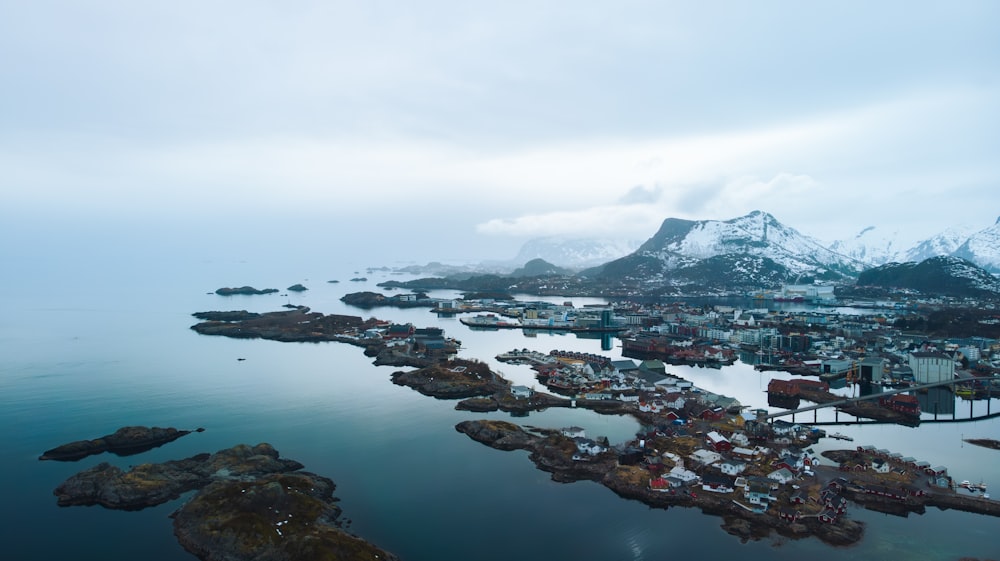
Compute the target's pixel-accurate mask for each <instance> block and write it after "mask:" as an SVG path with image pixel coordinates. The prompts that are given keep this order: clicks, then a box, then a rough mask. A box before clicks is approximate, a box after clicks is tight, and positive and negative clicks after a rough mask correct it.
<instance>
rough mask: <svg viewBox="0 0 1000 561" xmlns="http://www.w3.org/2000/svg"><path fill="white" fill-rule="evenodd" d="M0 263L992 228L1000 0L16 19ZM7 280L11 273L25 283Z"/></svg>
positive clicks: (998, 142)
mask: <svg viewBox="0 0 1000 561" xmlns="http://www.w3.org/2000/svg"><path fill="white" fill-rule="evenodd" d="M3 12H4V15H3V17H2V18H0V52H3V53H4V54H5V56H4V57H3V59H2V62H0V72H2V76H3V84H4V88H3V90H2V92H0V97H2V101H3V103H2V106H3V110H2V111H0V169H3V173H2V174H0V191H2V194H3V197H2V200H3V204H2V208H0V221H2V225H0V234H2V239H3V241H0V247H2V252H0V257H2V258H4V259H5V260H8V262H13V263H31V262H32V260H38V259H41V257H39V256H44V255H49V254H52V253H53V252H56V251H62V252H67V251H68V252H70V253H77V254H81V255H95V254H99V255H107V256H116V257H127V256H128V255H130V254H131V253H132V252H135V251H144V252H152V253H154V254H155V253H156V252H163V253H164V254H165V255H166V254H171V255H176V254H184V253H189V254H192V255H197V256H199V258H209V257H212V256H215V257H218V256H221V255H225V256H229V257H238V256H244V255H250V254H253V253H255V252H262V251H265V252H269V254H271V255H280V254H282V253H283V252H299V253H310V252H313V253H316V254H317V255H320V256H322V257H323V258H336V257H337V256H341V255H351V256H354V257H357V258H362V259H364V260H366V262H367V263H368V264H371V265H380V264H392V263H393V262H400V261H416V262H425V261H427V260H431V259H434V260H445V261H447V260H451V261H461V260H465V261H478V260H482V259H494V258H509V257H512V256H513V255H514V254H515V253H516V251H517V248H518V247H519V246H520V244H521V243H522V242H523V241H525V240H526V239H529V238H532V237H537V236H544V235H556V234H558V235H570V236H577V235H578V236H602V237H615V238H629V239H645V238H648V237H649V236H651V235H652V234H653V233H654V232H655V231H656V229H657V227H658V226H659V224H660V222H662V220H663V219H664V218H667V217H680V218H690V219H728V218H732V217H735V216H740V215H742V214H745V213H747V212H749V211H751V210H754V209H760V210H765V211H767V212H770V213H772V214H774V215H775V216H776V217H777V218H778V219H779V220H781V221H782V222H784V223H785V224H788V225H790V226H793V227H795V228H797V229H798V230H799V231H801V232H802V233H805V234H807V235H811V236H814V237H817V238H820V239H823V240H827V241H832V240H834V239H840V238H846V237H849V236H851V235H853V234H854V233H856V232H857V231H859V230H861V229H862V228H864V227H866V226H869V225H878V226H879V227H880V228H885V229H888V230H895V231H899V232H901V233H902V235H903V237H904V238H907V239H910V240H913V241H915V240H917V239H920V238H921V237H927V236H930V235H933V234H936V233H937V232H939V231H941V230H944V229H945V228H948V227H951V226H955V225H960V224H968V225H972V226H975V227H976V228H985V227H986V226H988V225H990V224H992V223H993V222H994V221H995V220H996V218H997V216H998V215H1000V204H998V197H1000V195H998V193H1000V189H997V186H998V178H1000V161H998V159H997V158H996V148H997V146H1000V138H998V131H1000V105H998V104H997V100H998V99H1000V81H998V64H1000V63H998V61H1000V34H998V33H997V32H996V23H997V22H998V21H1000V5H998V4H997V3H995V2H972V1H969V2H916V3H914V2H879V3H870V2H837V3H824V4H816V3H801V2H753V3H746V2H698V3H692V2H648V3H647V2H618V3H615V4H614V5H611V4H609V3H594V2H546V3H544V6H540V5H538V3H536V2H516V1H515V2H503V3H496V4H495V5H483V4H481V3H468V2H420V3H404V2H329V1H322V2H319V1H304V2H296V3H291V4H289V3H273V2H259V1H241V2H230V1H220V2H211V3H204V2H188V1H179V2H171V3H158V4H155V3H154V4H150V3H142V2H139V3H136V2H118V1H99V0H96V1H93V2H86V3H75V2H58V1H33V2H19V3H10V2H8V3H7V5H6V6H5V8H4V10H3ZM11 258H14V259H15V260H14V261H9V260H10V259H11Z"/></svg>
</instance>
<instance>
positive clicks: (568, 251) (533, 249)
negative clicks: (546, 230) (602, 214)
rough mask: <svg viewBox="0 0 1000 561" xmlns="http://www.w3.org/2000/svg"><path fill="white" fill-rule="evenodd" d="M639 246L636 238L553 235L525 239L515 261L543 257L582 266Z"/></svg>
mask: <svg viewBox="0 0 1000 561" xmlns="http://www.w3.org/2000/svg"><path fill="white" fill-rule="evenodd" d="M637 247H639V242H637V241H635V240H613V239H609V240H602V239H595V238H570V237H561V236H551V237H545V238H535V239H532V240H528V241H527V242H525V244H524V245H523V246H521V250H520V251H519V252H518V254H517V256H516V257H514V259H513V261H514V262H515V263H518V264H524V263H527V262H528V261H531V260H532V259H544V260H545V261H548V262H549V263H552V264H553V265H558V266H560V267H569V268H573V269H582V268H586V267H594V266H597V265H601V264H604V263H607V262H608V261H613V260H615V259H618V258H620V257H624V256H626V255H628V254H630V253H632V252H633V251H635V250H636V248H637Z"/></svg>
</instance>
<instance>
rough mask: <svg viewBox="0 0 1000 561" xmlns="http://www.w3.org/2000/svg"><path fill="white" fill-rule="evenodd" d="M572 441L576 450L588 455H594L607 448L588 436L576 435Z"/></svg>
mask: <svg viewBox="0 0 1000 561" xmlns="http://www.w3.org/2000/svg"><path fill="white" fill-rule="evenodd" d="M573 441H574V442H575V443H576V449H577V451H579V452H581V453H583V454H587V455H588V456H596V455H598V454H600V453H601V452H604V451H605V450H607V448H605V447H603V446H601V445H600V444H598V443H597V442H595V441H593V440H591V439H589V438H584V437H576V438H574V439H573Z"/></svg>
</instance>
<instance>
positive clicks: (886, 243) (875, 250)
mask: <svg viewBox="0 0 1000 561" xmlns="http://www.w3.org/2000/svg"><path fill="white" fill-rule="evenodd" d="M899 239H900V234H899V231H893V232H888V231H885V230H884V229H880V228H878V227H877V226H868V227H867V228H865V229H863V230H861V231H860V232H858V233H857V234H855V235H854V236H853V237H851V238H848V239H845V240H837V241H835V242H833V243H832V244H830V246H829V249H830V251H834V252H836V253H839V254H841V255H845V256H847V257H850V258H852V259H856V260H858V261H860V262H862V263H865V264H866V265H870V266H877V265H883V264H885V263H889V262H891V261H899V260H900V259H901V258H902V257H904V256H905V253H906V250H905V249H904V248H902V247H900V242H899ZM903 260H906V261H909V260H910V259H905V258H904V259H903Z"/></svg>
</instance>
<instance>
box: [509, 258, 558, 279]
mask: <svg viewBox="0 0 1000 561" xmlns="http://www.w3.org/2000/svg"><path fill="white" fill-rule="evenodd" d="M571 274H573V271H571V270H569V269H565V268H563V267H558V266H556V265H553V264H552V263H549V262H548V261H546V260H544V259H532V260H531V261H528V262H527V263H525V264H524V267H520V268H518V269H514V271H513V272H511V273H510V276H512V277H540V276H553V275H560V276H561V275H571Z"/></svg>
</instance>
